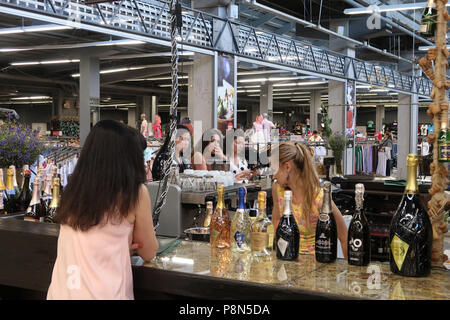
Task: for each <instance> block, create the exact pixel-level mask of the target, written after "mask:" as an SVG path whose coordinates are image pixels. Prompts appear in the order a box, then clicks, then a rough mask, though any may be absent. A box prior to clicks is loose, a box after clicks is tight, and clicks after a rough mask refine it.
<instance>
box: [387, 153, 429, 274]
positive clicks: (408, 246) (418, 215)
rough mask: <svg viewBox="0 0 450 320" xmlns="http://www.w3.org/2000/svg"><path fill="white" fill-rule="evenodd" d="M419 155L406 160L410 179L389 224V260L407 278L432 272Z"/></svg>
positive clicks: (412, 155) (393, 269)
mask: <svg viewBox="0 0 450 320" xmlns="http://www.w3.org/2000/svg"><path fill="white" fill-rule="evenodd" d="M418 162H419V160H418V156H417V155H416V154H409V155H408V157H407V159H406V164H407V167H408V179H407V182H406V188H405V193H404V195H403V198H402V200H401V202H400V205H399V207H398V209H397V212H396V213H395V214H394V216H393V218H392V222H391V226H390V232H389V242H390V249H391V250H390V253H389V262H390V267H391V271H392V272H393V273H397V274H400V275H403V276H408V277H424V276H427V275H429V274H430V271H431V250H432V246H433V230H432V226H431V221H430V218H429V217H428V213H427V212H426V210H425V209H424V208H423V206H422V204H421V203H420V199H419V187H418V185H417V179H416V177H417V165H418Z"/></svg>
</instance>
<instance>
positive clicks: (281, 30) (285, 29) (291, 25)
mask: <svg viewBox="0 0 450 320" xmlns="http://www.w3.org/2000/svg"><path fill="white" fill-rule="evenodd" d="M292 29H295V23H294V22H287V23H286V24H285V25H284V26H282V27H281V28H279V29H278V30H275V31H274V33H276V34H279V35H283V34H285V33H288V32H289V31H292Z"/></svg>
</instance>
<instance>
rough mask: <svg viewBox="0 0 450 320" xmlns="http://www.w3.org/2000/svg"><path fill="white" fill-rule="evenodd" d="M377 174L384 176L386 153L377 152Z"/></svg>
mask: <svg viewBox="0 0 450 320" xmlns="http://www.w3.org/2000/svg"><path fill="white" fill-rule="evenodd" d="M377 174H379V175H382V176H386V153H385V152H378V167H377Z"/></svg>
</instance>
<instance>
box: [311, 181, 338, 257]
mask: <svg viewBox="0 0 450 320" xmlns="http://www.w3.org/2000/svg"><path fill="white" fill-rule="evenodd" d="M315 251H316V260H317V261H318V262H324V263H329V262H334V261H335V260H336V257H337V226H336V221H335V220H334V215H333V210H332V208H331V183H330V182H329V181H325V183H324V187H323V204H322V209H321V210H320V214H319V220H318V221H317V226H316V246H315Z"/></svg>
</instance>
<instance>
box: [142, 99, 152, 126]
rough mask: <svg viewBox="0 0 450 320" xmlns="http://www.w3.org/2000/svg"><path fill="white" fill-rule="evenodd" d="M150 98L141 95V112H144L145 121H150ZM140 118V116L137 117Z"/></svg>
mask: <svg viewBox="0 0 450 320" xmlns="http://www.w3.org/2000/svg"><path fill="white" fill-rule="evenodd" d="M152 98H153V97H151V96H143V97H142V113H143V114H145V119H147V121H151V120H152V118H151V114H152V112H151V109H152ZM139 120H140V118H139Z"/></svg>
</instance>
